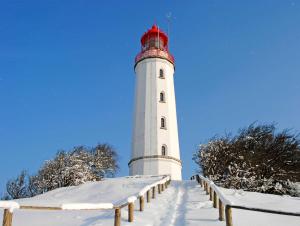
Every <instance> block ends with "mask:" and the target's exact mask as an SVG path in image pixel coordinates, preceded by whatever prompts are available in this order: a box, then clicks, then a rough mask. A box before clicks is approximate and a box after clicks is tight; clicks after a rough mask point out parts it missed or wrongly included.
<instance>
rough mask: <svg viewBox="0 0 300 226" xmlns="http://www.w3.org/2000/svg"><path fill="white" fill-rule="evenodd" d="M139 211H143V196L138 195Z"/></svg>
mask: <svg viewBox="0 0 300 226" xmlns="http://www.w3.org/2000/svg"><path fill="white" fill-rule="evenodd" d="M140 211H144V196H141V197H140Z"/></svg>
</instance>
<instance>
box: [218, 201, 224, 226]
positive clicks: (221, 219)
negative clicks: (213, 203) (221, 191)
mask: <svg viewBox="0 0 300 226" xmlns="http://www.w3.org/2000/svg"><path fill="white" fill-rule="evenodd" d="M219 220H220V221H224V205H223V203H222V200H221V199H219Z"/></svg>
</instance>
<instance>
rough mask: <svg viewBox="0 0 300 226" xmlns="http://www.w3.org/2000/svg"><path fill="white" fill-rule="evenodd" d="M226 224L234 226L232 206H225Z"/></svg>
mask: <svg viewBox="0 0 300 226" xmlns="http://www.w3.org/2000/svg"><path fill="white" fill-rule="evenodd" d="M225 216H226V226H233V224H232V210H231V207H230V206H227V205H226V207H225Z"/></svg>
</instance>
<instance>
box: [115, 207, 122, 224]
mask: <svg viewBox="0 0 300 226" xmlns="http://www.w3.org/2000/svg"><path fill="white" fill-rule="evenodd" d="M114 225H115V226H120V225H121V209H120V208H117V209H115V224H114Z"/></svg>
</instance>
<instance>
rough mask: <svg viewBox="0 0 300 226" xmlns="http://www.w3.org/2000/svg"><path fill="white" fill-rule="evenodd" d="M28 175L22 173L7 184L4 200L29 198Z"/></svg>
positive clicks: (24, 172)
mask: <svg viewBox="0 0 300 226" xmlns="http://www.w3.org/2000/svg"><path fill="white" fill-rule="evenodd" d="M28 178H29V176H28V174H27V172H26V171H24V170H23V171H22V172H21V173H20V175H18V176H17V177H16V178H14V179H11V180H9V181H8V182H7V183H6V194H5V195H4V196H3V197H2V199H20V198H26V197H29V196H30V194H29V192H28V189H27V188H28Z"/></svg>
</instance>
